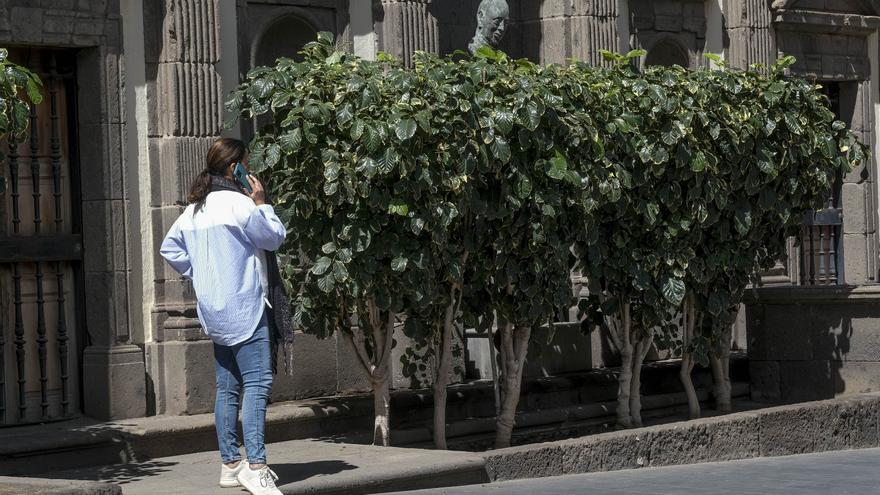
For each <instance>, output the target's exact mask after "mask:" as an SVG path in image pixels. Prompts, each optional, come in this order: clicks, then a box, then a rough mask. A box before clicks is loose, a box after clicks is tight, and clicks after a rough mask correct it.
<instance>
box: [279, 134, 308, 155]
mask: <svg viewBox="0 0 880 495" xmlns="http://www.w3.org/2000/svg"><path fill="white" fill-rule="evenodd" d="M278 142H279V143H281V149H282V150H284V152H285V153H287V154H292V153H296V152H297V151H299V149H300V148H301V147H302V142H303V136H302V129H300V128H299V127H297V128H296V129H294V130H292V131H290V132H286V133H284V134H282V135H281V137H279V138H278Z"/></svg>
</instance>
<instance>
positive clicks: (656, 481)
mask: <svg viewBox="0 0 880 495" xmlns="http://www.w3.org/2000/svg"><path fill="white" fill-rule="evenodd" d="M878 466H880V449H868V450H855V451H844V452H830V453H822V454H807V455H799V456H791V457H779V458H763V459H750V460H746V461H734V462H725V463H711V464H697V465H692V466H675V467H667V468H652V469H642V470H634V471H617V472H610V473H597V474H584V475H572V476H561V477H558V478H541V479H535V480H524V481H511V482H505V483H496V484H492V485H482V486H479V485H475V486H469V487H460V488H445V489H434V490H419V491H411V492H398V493H397V495H404V494H407V495H486V494H504V495H535V494H539V495H575V494H589V495H643V494H644V495H648V494H650V495H679V494H681V495H758V494H761V495H788V494H791V495H828V494H834V495H868V494H877V493H880V470H878Z"/></svg>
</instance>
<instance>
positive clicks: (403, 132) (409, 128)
mask: <svg viewBox="0 0 880 495" xmlns="http://www.w3.org/2000/svg"><path fill="white" fill-rule="evenodd" d="M417 128H418V127H417V125H416V121H415V120H413V119H400V120H398V121H397V124H396V125H395V126H394V132H395V134H397V139H399V140H400V141H406V140H408V139H410V138H411V137H413V136H414V135H415V133H416V129H417Z"/></svg>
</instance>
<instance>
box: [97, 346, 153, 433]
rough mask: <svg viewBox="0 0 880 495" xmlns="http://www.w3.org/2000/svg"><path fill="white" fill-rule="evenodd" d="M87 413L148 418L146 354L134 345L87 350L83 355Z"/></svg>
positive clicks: (122, 417)
mask: <svg viewBox="0 0 880 495" xmlns="http://www.w3.org/2000/svg"><path fill="white" fill-rule="evenodd" d="M83 389H84V394H85V396H86V400H85V401H84V409H85V411H84V412H85V414H86V415H87V416H90V417H92V418H95V419H102V420H113V419H125V418H138V417H142V416H145V415H146V412H147V406H146V395H147V394H146V383H145V381H144V355H143V351H142V350H141V348H140V347H138V346H135V345H119V346H112V347H110V346H108V347H98V346H91V347H88V348H86V350H85V352H84V353H83Z"/></svg>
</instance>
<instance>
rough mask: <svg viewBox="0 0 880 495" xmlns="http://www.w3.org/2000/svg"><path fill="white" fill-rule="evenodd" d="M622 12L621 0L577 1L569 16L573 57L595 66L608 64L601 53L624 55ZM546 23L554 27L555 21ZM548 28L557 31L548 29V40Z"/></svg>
mask: <svg viewBox="0 0 880 495" xmlns="http://www.w3.org/2000/svg"><path fill="white" fill-rule="evenodd" d="M618 12H619V10H618V1H617V0H575V1H574V2H572V4H571V11H570V13H569V16H570V21H569V25H570V29H571V49H570V52H569V53H570V55H569V56H570V57H574V58H576V59H579V60H584V61H587V62H589V63H590V64H591V65H605V64H607V62H605V59H603V58H602V55H601V54H600V53H599V50H608V51H610V52H618V51H620V48H621V43H620V34H619V29H618ZM545 23H552V20H549V19H548V20H547V21H545ZM547 28H550V30H551V31H553V30H554V29H555V28H554V27H552V24H547V25H545V29H544V33H545V36H546V35H547V34H548V30H547ZM627 36H628V35H627Z"/></svg>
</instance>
